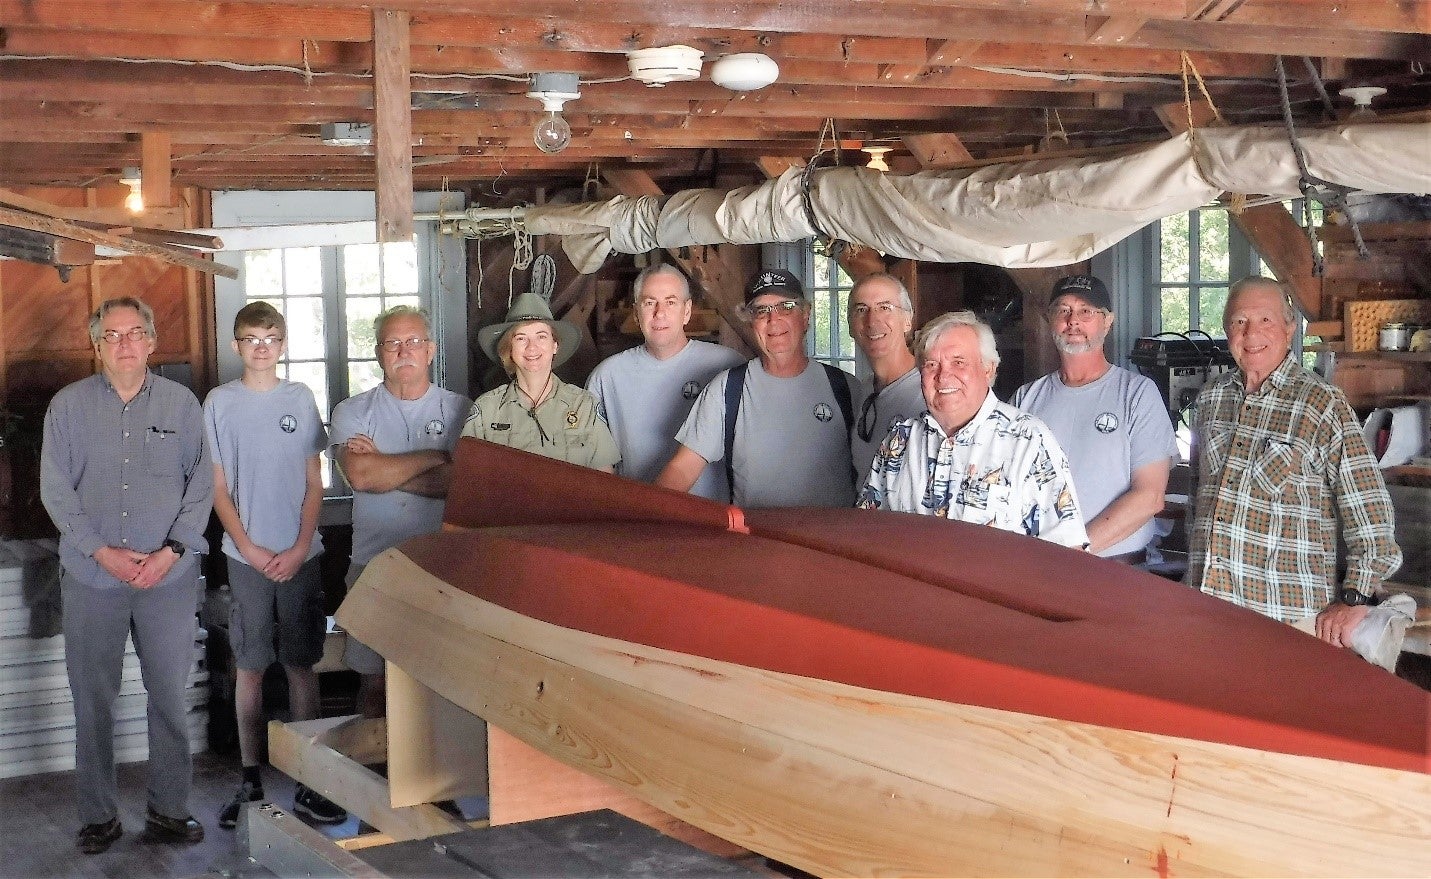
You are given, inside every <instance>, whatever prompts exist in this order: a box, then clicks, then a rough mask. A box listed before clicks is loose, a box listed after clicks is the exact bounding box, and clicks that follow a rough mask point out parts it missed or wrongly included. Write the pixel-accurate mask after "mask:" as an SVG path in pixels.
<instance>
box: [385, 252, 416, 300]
mask: <svg viewBox="0 0 1431 879" xmlns="http://www.w3.org/2000/svg"><path fill="white" fill-rule="evenodd" d="M382 248H383V292H384V293H397V294H402V293H416V292H417V244H416V243H415V242H412V241H392V242H389V243H387V244H384V245H382Z"/></svg>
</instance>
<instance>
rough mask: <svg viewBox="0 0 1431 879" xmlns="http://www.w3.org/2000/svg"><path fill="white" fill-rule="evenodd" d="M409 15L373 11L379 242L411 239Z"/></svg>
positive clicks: (380, 10)
mask: <svg viewBox="0 0 1431 879" xmlns="http://www.w3.org/2000/svg"><path fill="white" fill-rule="evenodd" d="M410 48H411V33H410V29H409V16H408V13H407V12H405V11H399V10H393V9H374V10H373V100H374V106H375V110H376V121H375V123H374V126H373V151H374V155H375V159H376V163H377V169H376V180H377V190H378V241H380V242H386V241H411V240H412V95H411V88H412V76H411V74H412V71H411V58H410Z"/></svg>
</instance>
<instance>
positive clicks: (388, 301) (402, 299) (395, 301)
mask: <svg viewBox="0 0 1431 879" xmlns="http://www.w3.org/2000/svg"><path fill="white" fill-rule="evenodd" d="M394 305H411V306H412V307H413V308H421V307H422V301H421V300H420V299H418V298H417V297H416V296H384V297H383V310H385V311H386V310H387V309H389V308H392V307H393V306H394Z"/></svg>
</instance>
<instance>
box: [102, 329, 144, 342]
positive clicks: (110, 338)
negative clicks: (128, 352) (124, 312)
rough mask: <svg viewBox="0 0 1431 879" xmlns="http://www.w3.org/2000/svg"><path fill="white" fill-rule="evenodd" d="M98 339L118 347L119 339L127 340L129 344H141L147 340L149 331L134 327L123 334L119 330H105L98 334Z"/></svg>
mask: <svg viewBox="0 0 1431 879" xmlns="http://www.w3.org/2000/svg"><path fill="white" fill-rule="evenodd" d="M99 337H100V338H101V339H103V340H105V341H106V342H108V343H109V344H111V345H118V344H119V340H120V339H128V340H129V341H131V342H142V341H143V340H145V339H147V338H149V331H148V330H146V329H144V328H143V327H135V328H134V329H132V330H129V331H128V332H123V333H121V332H120V331H119V330H105V331H104V332H102V333H100V334H99Z"/></svg>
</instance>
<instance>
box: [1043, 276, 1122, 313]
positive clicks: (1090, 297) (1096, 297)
mask: <svg viewBox="0 0 1431 879" xmlns="http://www.w3.org/2000/svg"><path fill="white" fill-rule="evenodd" d="M1060 296H1077V297H1078V298H1079V299H1082V300H1083V301H1084V302H1087V303H1088V304H1089V305H1091V306H1093V307H1094V308H1101V309H1103V310H1104V311H1112V310H1113V299H1112V297H1110V296H1109V295H1108V288H1107V287H1106V286H1104V284H1103V282H1102V281H1100V280H1098V279H1097V278H1095V277H1093V276H1092V275H1069V276H1068V277H1066V278H1059V279H1058V280H1057V281H1055V282H1054V285H1053V293H1051V294H1050V295H1049V297H1048V301H1049V302H1050V303H1052V302H1056V301H1058V297H1060Z"/></svg>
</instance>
